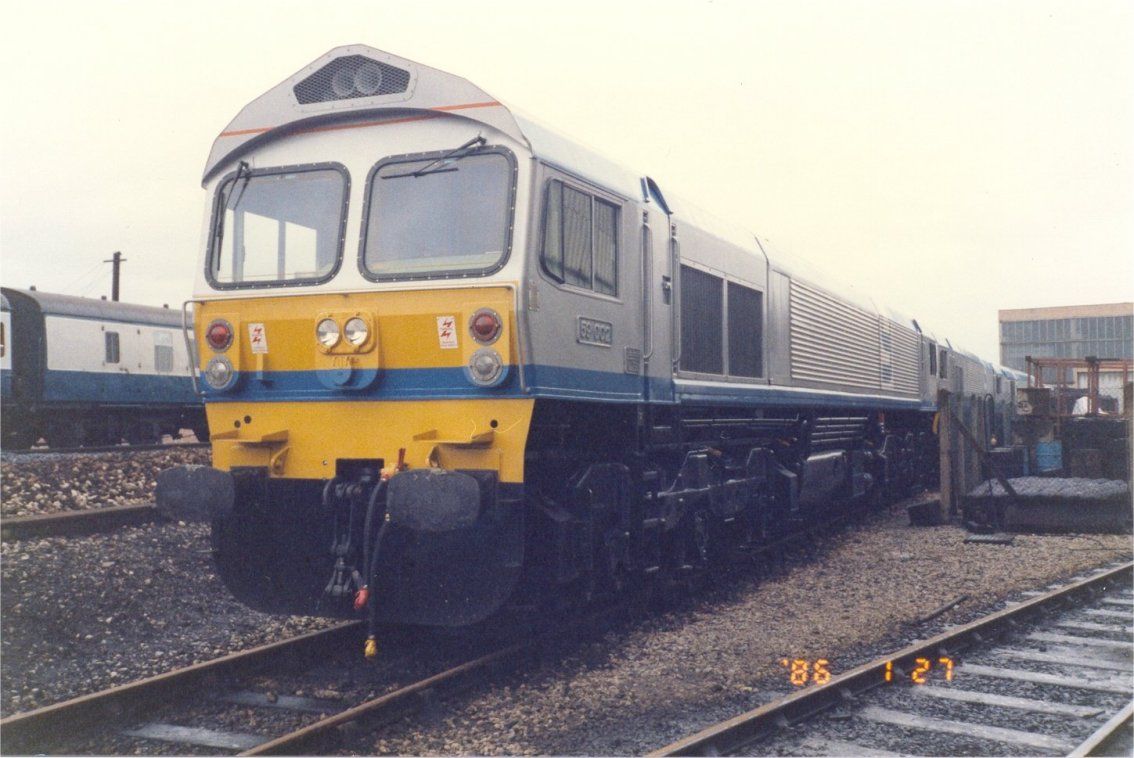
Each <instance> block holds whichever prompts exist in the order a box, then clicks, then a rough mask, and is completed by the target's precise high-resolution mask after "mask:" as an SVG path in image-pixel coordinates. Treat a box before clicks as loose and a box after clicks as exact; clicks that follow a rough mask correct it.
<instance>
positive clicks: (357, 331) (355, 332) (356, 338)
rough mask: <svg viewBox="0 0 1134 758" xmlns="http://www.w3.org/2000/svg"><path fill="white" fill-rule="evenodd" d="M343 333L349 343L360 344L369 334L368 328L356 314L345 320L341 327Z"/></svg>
mask: <svg viewBox="0 0 1134 758" xmlns="http://www.w3.org/2000/svg"><path fill="white" fill-rule="evenodd" d="M343 334H345V335H346V338H347V342H349V343H350V344H352V345H361V344H363V343H364V342H366V339H367V338H368V337H369V336H370V330H369V329H368V328H367V327H366V322H365V321H363V320H362V319H360V318H358V317H357V316H356V317H355V318H352V319H350V320H349V321H347V322H346V325H345V326H344V327H343Z"/></svg>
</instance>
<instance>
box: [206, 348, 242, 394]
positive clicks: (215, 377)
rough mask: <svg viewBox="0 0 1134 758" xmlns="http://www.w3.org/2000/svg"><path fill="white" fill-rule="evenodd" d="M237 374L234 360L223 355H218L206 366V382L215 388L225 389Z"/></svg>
mask: <svg viewBox="0 0 1134 758" xmlns="http://www.w3.org/2000/svg"><path fill="white" fill-rule="evenodd" d="M235 374H236V372H235V371H233V369H232V362H231V361H230V360H229V359H228V358H225V357H224V356H223V355H217V356H214V357H213V359H212V360H211V361H209V363H208V365H207V366H205V383H206V384H208V385H209V386H210V387H212V388H213V389H215V390H223V389H226V388H227V387H228V386H229V385H230V384H232V379H233V377H234V376H235Z"/></svg>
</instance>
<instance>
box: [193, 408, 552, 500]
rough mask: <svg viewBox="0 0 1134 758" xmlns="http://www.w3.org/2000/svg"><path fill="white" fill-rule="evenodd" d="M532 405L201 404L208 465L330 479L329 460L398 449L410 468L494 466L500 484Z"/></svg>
mask: <svg viewBox="0 0 1134 758" xmlns="http://www.w3.org/2000/svg"><path fill="white" fill-rule="evenodd" d="M534 402H535V401H533V400H524V399H516V400H512V399H509V400H500V399H487V400H422V401H404V402H401V401H394V402H381V401H378V402H367V401H347V402H325V403H311V402H298V403H286V402H285V403H247V404H245V403H214V404H212V405H210V406H208V408H207V412H208V417H209V429H211V430H213V466H215V467H216V468H219V469H221V470H225V471H227V470H229V469H231V468H232V467H234V466H267V467H268V468H269V470H270V472H271V475H272V476H275V477H287V478H296V479H329V478H331V477H333V476H334V475H335V459H336V458H382V459H383V460H384V461H385V465H386V466H393V465H394V463H395V462H396V461H397V459H398V448H403V447H404V448H405V449H406V463H408V464H409V465H410V466H411V467H413V468H423V467H426V466H429V465H431V462H430V458H431V457H432V459H433V463H434V464H439V465H441V466H442V467H444V468H450V469H457V468H460V469H486V470H493V471H498V472H499V475H500V481H501V482H509V483H520V482H522V481H523V480H524V446H525V445H526V444H527V438H528V425H529V422H530V421H531V415H532V406H533V404H534ZM247 419H251V421H248V420H247ZM494 421H495V422H496V426H495V427H493V426H492V423H493V422H494ZM237 422H240V426H239V427H236V423H237ZM226 435H227V438H225V437H226ZM486 435H487V436H490V437H491V439H490V440H488V441H487V442H485V441H483V438H484V437H485V436H486ZM415 438H416V439H415Z"/></svg>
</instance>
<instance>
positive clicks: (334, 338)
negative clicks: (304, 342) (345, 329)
mask: <svg viewBox="0 0 1134 758" xmlns="http://www.w3.org/2000/svg"><path fill="white" fill-rule="evenodd" d="M315 339H317V340H319V344H321V345H322V346H323V347H327V348H331V347H334V346H335V345H337V344H339V325H338V324H336V323H335V321H334V319H329V318H325V319H323V320H322V321H320V322H319V323H318V324H316V326H315Z"/></svg>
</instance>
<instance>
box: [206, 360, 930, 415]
mask: <svg viewBox="0 0 1134 758" xmlns="http://www.w3.org/2000/svg"><path fill="white" fill-rule="evenodd" d="M324 373H329V372H324ZM523 373H524V379H525V383H526V384H527V385H528V387H530V388H531V389H530V391H529V392H527V393H524V392H521V391H520V389H519V384H518V381H517V378H516V373H515V372H513V374H512V377H511V378H510V379H509V380H508V381H507V382H505V383H504V384H503V385H502V386H500V387H492V388H482V387H476V386H473V385H472V384H471V383H470V382H469V380H468V379H467V378H466V377H465V373H464V369H460V368H412V369H405V368H403V369H385V370H383V371H382V372H381V373H380V375H379V377H378V380H377V381H376V382H374V383H373V384H371V385H370V386H368V387H364V388H360V389H350V390H345V389H344V390H331V389H328V387H330V386H333V383H332V382H330V381H328V380H327V378H326V377H324V378H323V379H320V377H319V372H316V371H271V372H265V373H264V374H263V375H262V377H261V376H258V375H257V374H255V373H252V372H244V373H242V374H241V375H239V377H238V378H237V381H236V384H235V385H234V389H233V390H230V391H225V392H217V391H215V390H209V389H208V387H207V385H205V387H204V388H205V390H206V395H207V397H208V399H209V401H210V402H272V401H315V402H317V401H342V400H370V401H373V400H415V399H420V398H435V399H458V398H490V397H492V398H508V397H514V398H520V397H537V398H555V399H564V400H598V401H606V402H635V403H636V402H642V401H643V400H644V399H645V394H644V390H645V381H646V380H645V379H644V378H643V377H641V376H639V375H635V374H616V373H612V372H603V371H592V370H589V369H577V368H565V367H562V366H539V365H526V366H524V367H523ZM649 390H650V398H651V399H652V400H653V401H654V402H667V403H668V402H672V400H674V399H676V401H678V402H683V403H695V404H698V405H752V406H760V407H771V406H776V407H790V406H799V405H812V406H831V407H840V408H864V409H873V408H880V409H889V410H919V409H920V410H932V409H933V408H932V406H925V405H923V403H922V402H921V401H920V400H918V399H909V398H900V397H884V396H877V395H875V396H862V395H853V394H849V393H847V394H845V393H839V392H823V391H820V390H801V389H788V388H783V387H771V386H768V385H764V384H759V385H755V384H728V383H724V382H698V381H690V380H678V381H677V382H671V381H669V380H666V379H651V380H650V387H649Z"/></svg>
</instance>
